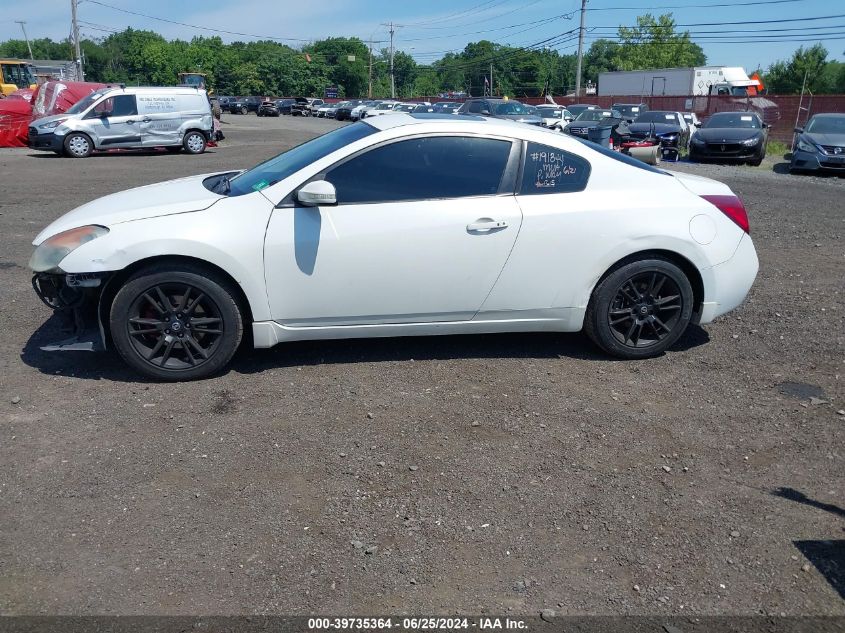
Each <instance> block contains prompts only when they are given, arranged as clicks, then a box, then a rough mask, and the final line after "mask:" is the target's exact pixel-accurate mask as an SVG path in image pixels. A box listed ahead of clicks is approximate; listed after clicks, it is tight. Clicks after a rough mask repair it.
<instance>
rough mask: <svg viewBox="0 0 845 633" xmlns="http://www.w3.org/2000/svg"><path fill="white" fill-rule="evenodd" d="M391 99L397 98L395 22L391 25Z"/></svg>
mask: <svg viewBox="0 0 845 633" xmlns="http://www.w3.org/2000/svg"><path fill="white" fill-rule="evenodd" d="M389 26H390V98H391V99H395V98H396V76H395V75H394V74H393V52H394V49H393V34H394V33H395V32H396V30H395V29H394V28H393V22H391V23H390V25H389Z"/></svg>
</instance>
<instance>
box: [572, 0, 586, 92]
mask: <svg viewBox="0 0 845 633" xmlns="http://www.w3.org/2000/svg"><path fill="white" fill-rule="evenodd" d="M586 16H587V0H581V26H580V28H579V29H578V65H577V66H576V67H575V98H576V99H577V98H578V97H580V96H581V64H583V63H584V19H585V18H586Z"/></svg>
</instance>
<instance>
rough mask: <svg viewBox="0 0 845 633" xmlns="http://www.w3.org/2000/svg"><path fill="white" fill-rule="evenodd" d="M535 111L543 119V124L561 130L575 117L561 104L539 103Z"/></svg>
mask: <svg viewBox="0 0 845 633" xmlns="http://www.w3.org/2000/svg"><path fill="white" fill-rule="evenodd" d="M537 112H538V113H539V115H540V118H541V119H543V125H545V126H546V127H547V128H549V129H551V130H558V131H563V128H564V127H566V124H567V123H569V122H570V121H572V120H573V119H574V118H575V117H573V116H572V113H571V112H570V111H569V110H567V109H566V108H564V107H563V106H556V105H539V106H537Z"/></svg>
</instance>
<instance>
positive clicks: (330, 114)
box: [317, 101, 349, 119]
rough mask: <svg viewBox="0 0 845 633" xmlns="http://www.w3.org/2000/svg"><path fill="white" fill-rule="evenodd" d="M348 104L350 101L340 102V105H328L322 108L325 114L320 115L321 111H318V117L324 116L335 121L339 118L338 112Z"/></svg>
mask: <svg viewBox="0 0 845 633" xmlns="http://www.w3.org/2000/svg"><path fill="white" fill-rule="evenodd" d="M348 103H349V102H348V101H339V102H338V103H327V104H325V105H324V106H323V107H322V108H320V110H321V111H322V112H323V114H322V115H320V114H319V112H320V110H318V114H317V116H323V117H324V118H326V119H334V118H336V117H337V111H338V110H339V109H340V108H345V107H346V105H347V104H348Z"/></svg>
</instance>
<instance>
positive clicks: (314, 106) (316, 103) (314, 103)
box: [308, 98, 326, 116]
mask: <svg viewBox="0 0 845 633" xmlns="http://www.w3.org/2000/svg"><path fill="white" fill-rule="evenodd" d="M325 103H326V102H325V101H323V100H322V99H311V98H309V99H308V109H309V110H311V116H317V110H319V109H320V107H321V106H323V105H325Z"/></svg>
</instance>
